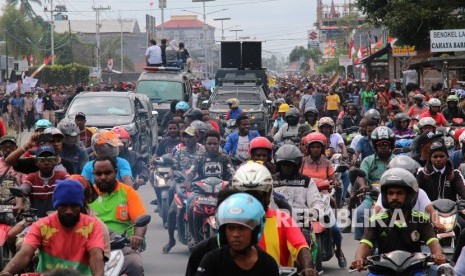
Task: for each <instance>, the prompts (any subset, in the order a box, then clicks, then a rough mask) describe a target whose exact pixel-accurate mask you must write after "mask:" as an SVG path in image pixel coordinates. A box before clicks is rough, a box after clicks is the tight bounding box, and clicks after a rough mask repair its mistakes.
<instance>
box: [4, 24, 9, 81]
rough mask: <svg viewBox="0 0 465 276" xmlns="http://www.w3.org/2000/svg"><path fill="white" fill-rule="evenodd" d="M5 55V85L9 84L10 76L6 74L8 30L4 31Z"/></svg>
mask: <svg viewBox="0 0 465 276" xmlns="http://www.w3.org/2000/svg"><path fill="white" fill-rule="evenodd" d="M5 55H6V83H9V82H10V81H9V80H10V76H9V74H8V29H5Z"/></svg>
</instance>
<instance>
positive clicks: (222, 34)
mask: <svg viewBox="0 0 465 276" xmlns="http://www.w3.org/2000/svg"><path fill="white" fill-rule="evenodd" d="M213 20H215V21H221V40H224V26H223V22H224V21H225V20H231V17H221V18H213Z"/></svg>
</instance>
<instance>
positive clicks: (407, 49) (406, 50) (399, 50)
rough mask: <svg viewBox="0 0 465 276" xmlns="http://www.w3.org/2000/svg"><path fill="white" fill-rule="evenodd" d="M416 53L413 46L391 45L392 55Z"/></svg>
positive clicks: (413, 54) (402, 55)
mask: <svg viewBox="0 0 465 276" xmlns="http://www.w3.org/2000/svg"><path fill="white" fill-rule="evenodd" d="M416 55H417V51H416V49H415V46H400V47H397V46H395V47H392V56H394V57H412V56H416Z"/></svg>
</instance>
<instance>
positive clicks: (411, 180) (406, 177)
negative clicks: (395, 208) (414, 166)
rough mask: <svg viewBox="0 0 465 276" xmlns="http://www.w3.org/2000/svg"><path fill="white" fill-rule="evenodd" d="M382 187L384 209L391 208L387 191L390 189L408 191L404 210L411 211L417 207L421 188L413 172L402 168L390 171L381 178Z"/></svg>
mask: <svg viewBox="0 0 465 276" xmlns="http://www.w3.org/2000/svg"><path fill="white" fill-rule="evenodd" d="M380 185H381V202H382V205H383V208H384V209H389V208H390V206H389V203H388V200H387V190H388V188H390V187H404V188H406V189H407V193H408V194H407V198H406V199H405V203H404V206H402V209H407V210H411V209H412V208H413V207H414V206H415V204H416V202H417V197H418V190H419V187H418V182H417V179H416V178H415V176H413V174H412V173H411V172H409V171H407V170H406V169H402V168H393V169H389V170H387V171H385V172H384V173H383V175H382V176H381V180H380Z"/></svg>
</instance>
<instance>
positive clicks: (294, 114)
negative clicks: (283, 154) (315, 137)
mask: <svg viewBox="0 0 465 276" xmlns="http://www.w3.org/2000/svg"><path fill="white" fill-rule="evenodd" d="M283 105H284V104H283ZM281 106H282V105H281ZM299 119H300V112H299V110H298V109H297V108H295V107H290V108H289V110H288V111H286V116H285V120H286V123H285V124H284V125H283V126H282V127H281V128H280V129H279V130H278V132H277V133H276V134H275V135H274V136H273V139H274V141H275V142H276V143H281V142H284V141H286V140H287V139H290V138H293V137H295V138H298V132H297V130H298V128H299Z"/></svg>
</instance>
